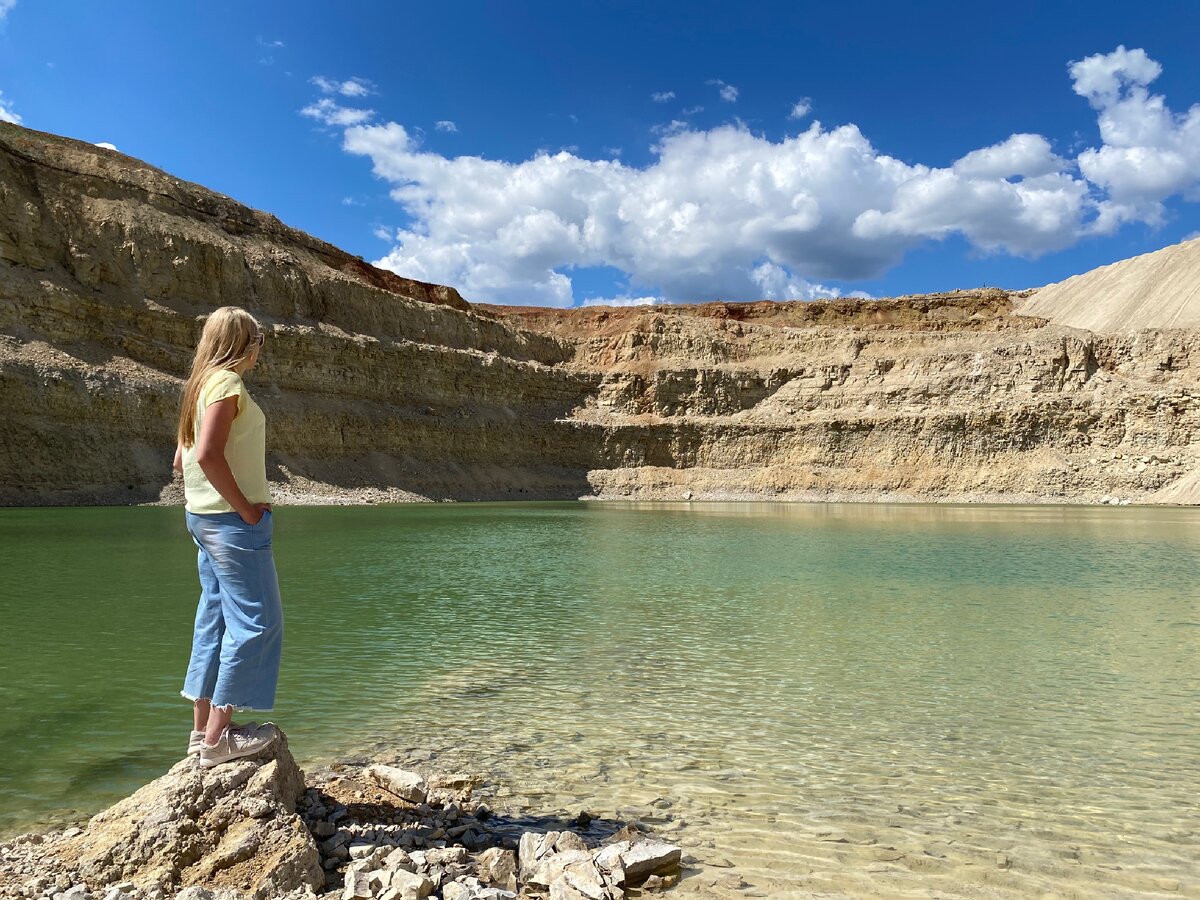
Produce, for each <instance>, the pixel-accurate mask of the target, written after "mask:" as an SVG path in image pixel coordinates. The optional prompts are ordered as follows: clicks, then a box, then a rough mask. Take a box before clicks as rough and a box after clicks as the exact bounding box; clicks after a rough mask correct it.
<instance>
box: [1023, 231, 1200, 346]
mask: <svg viewBox="0 0 1200 900" xmlns="http://www.w3.org/2000/svg"><path fill="white" fill-rule="evenodd" d="M1019 313H1020V314H1021V315H1026V316H1040V317H1041V318H1044V319H1049V320H1050V321H1051V322H1053V323H1054V324H1056V325H1070V326H1072V327H1074V328H1086V329H1088V330H1089V331H1098V332H1130V331H1140V330H1141V329H1143V328H1195V327H1197V326H1200V238H1194V239H1193V240H1190V241H1184V242H1183V243H1181V244H1173V245H1172V246H1170V247H1164V248H1163V249H1162V250H1156V251H1155V252H1153V253H1146V254H1143V255H1142V256H1135V257H1133V258H1131V259H1123V260H1121V261H1120V262H1115V263H1113V264H1112V265H1108V266H1101V267H1100V268H1098V269H1092V271H1090V272H1084V273H1083V274H1082V275H1076V276H1074V277H1073V278H1068V279H1067V280H1066V281H1060V282H1058V283H1057V284H1048V285H1046V286H1045V287H1043V288H1039V289H1038V290H1037V292H1035V293H1034V294H1033V296H1032V297H1030V298H1029V299H1028V300H1027V301H1026V302H1025V304H1024V305H1023V306H1022V307H1021V308H1020V310H1019Z"/></svg>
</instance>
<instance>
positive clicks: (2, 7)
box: [0, 0, 17, 122]
mask: <svg viewBox="0 0 1200 900" xmlns="http://www.w3.org/2000/svg"><path fill="white" fill-rule="evenodd" d="M16 5H17V0H0V22H2V21H4V17H5V16H7V15H8V13H9V10H11V9H12V8H13V7H14V6H16ZM0 121H5V122H7V121H8V119H3V120H0Z"/></svg>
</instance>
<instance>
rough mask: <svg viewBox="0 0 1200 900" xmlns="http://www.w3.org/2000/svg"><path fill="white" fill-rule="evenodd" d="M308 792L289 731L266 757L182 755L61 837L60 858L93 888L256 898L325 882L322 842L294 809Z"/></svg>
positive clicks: (278, 740) (66, 866)
mask: <svg viewBox="0 0 1200 900" xmlns="http://www.w3.org/2000/svg"><path fill="white" fill-rule="evenodd" d="M269 727H274V726H269ZM303 792H304V775H303V773H302V772H301V771H300V769H299V768H297V766H296V761H295V760H294V759H293V758H292V754H291V753H290V752H289V751H288V746H287V738H286V736H285V735H284V734H283V732H282V731H280V732H278V737H277V739H276V741H275V742H274V743H273V744H272V745H271V746H270V747H268V748H267V749H265V750H264V751H262V752H261V753H259V754H258V755H257V756H253V757H249V758H247V759H242V760H237V761H235V762H231V763H225V764H224V765H220V766H217V767H215V768H212V769H202V768H200V766H199V765H198V763H197V761H196V760H195V758H191V757H189V758H188V759H185V760H184V761H182V762H180V763H177V764H176V765H175V766H174V767H173V768H172V769H171V770H170V771H169V772H168V773H167V774H166V775H163V776H162V777H161V778H158V779H157V780H155V781H152V782H150V783H149V784H147V785H145V786H144V787H142V788H141V789H139V790H138V791H137V792H135V793H134V794H133V795H131V796H130V797H127V798H126V799H124V800H122V801H121V802H120V803H117V804H116V805H115V806H112V807H109V808H108V809H106V810H105V811H104V812H102V813H99V814H97V815H96V816H94V817H93V818H92V820H91V821H90V822H89V823H88V825H87V827H86V828H85V829H84V830H83V833H82V834H80V835H77V836H76V837H73V838H71V839H69V840H67V841H64V842H62V843H60V844H59V845H57V846H56V847H55V850H54V855H55V857H56V859H55V862H56V863H57V864H58V865H59V866H61V867H62V868H64V869H66V870H69V871H74V872H77V873H78V876H79V879H80V880H81V881H83V882H84V883H86V884H87V885H88V886H89V887H90V888H91V889H92V890H93V891H96V890H99V889H101V888H103V887H105V886H106V885H111V884H117V883H120V882H131V883H133V884H134V885H135V886H137V887H140V888H145V889H149V888H153V887H161V888H164V889H166V890H169V891H173V890H176V889H179V888H182V887H186V886H189V885H198V886H201V887H204V888H209V889H236V890H239V891H243V892H245V893H247V894H250V895H252V896H255V897H269V896H277V895H280V894H285V893H287V892H289V891H293V890H297V889H302V888H305V887H309V888H314V889H318V888H321V887H323V886H324V883H325V878H324V874H323V872H322V870H321V866H320V857H319V854H318V851H317V847H316V844H315V843H314V842H313V839H312V837H311V836H310V835H309V833H308V830H307V829H306V828H305V827H304V824H303V822H301V820H300V817H299V816H297V815H296V814H295V808H296V801H297V799H298V798H299V797H300V795H301V794H302V793H303Z"/></svg>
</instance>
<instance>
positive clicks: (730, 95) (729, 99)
mask: <svg viewBox="0 0 1200 900" xmlns="http://www.w3.org/2000/svg"><path fill="white" fill-rule="evenodd" d="M705 84H711V85H715V86H716V88H717V93H719V94H720V95H721V99H722V100H724V101H725V102H726V103H736V102H737V98H738V89H737V88H735V87H734V86H733V85H732V84H727V83H726V82H724V81H722V80H721V79H720V78H710V79H709V80H708V81H706V82H705Z"/></svg>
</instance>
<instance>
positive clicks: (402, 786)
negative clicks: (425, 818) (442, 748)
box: [364, 765, 428, 803]
mask: <svg viewBox="0 0 1200 900" xmlns="http://www.w3.org/2000/svg"><path fill="white" fill-rule="evenodd" d="M364 772H365V774H366V776H367V777H368V778H370V779H371V780H372V781H374V782H375V783H376V784H377V785H379V786H380V787H381V788H383V789H384V790H385V791H388V792H389V793H392V794H395V795H396V796H397V797H399V798H400V799H401V800H407V801H408V802H409V803H424V802H425V796H426V794H427V793H428V787H427V786H426V784H425V779H424V778H422V777H421V776H420V775H418V774H417V773H416V772H409V771H406V770H404V769H397V768H396V767H395V766H384V765H374V766H367V768H366V769H365V770H364Z"/></svg>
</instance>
